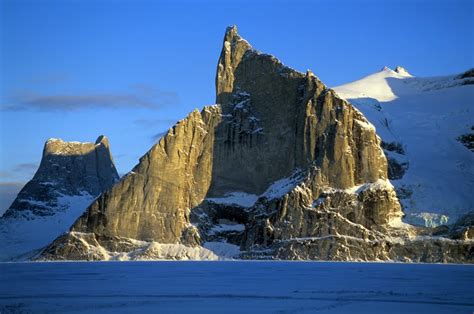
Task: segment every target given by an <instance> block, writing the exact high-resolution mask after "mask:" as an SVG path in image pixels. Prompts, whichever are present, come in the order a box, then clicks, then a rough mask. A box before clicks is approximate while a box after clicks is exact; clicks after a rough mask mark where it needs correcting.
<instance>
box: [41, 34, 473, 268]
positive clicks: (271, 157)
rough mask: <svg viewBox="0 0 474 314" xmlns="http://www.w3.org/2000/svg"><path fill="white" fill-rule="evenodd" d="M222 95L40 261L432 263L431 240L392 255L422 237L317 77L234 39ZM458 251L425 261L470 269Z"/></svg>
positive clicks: (367, 128)
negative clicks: (228, 258) (203, 251)
mask: <svg viewBox="0 0 474 314" xmlns="http://www.w3.org/2000/svg"><path fill="white" fill-rule="evenodd" d="M216 94H217V97H216V102H217V105H214V106H208V107H205V108H204V109H203V110H202V111H201V112H199V111H197V110H196V111H194V112H192V113H191V114H190V115H189V116H188V117H186V118H185V119H183V120H181V121H179V122H178V123H177V124H176V125H175V126H174V127H173V128H172V129H170V130H169V131H168V133H167V134H166V135H165V136H164V137H163V138H162V139H161V140H160V141H159V142H158V143H157V144H156V145H155V146H153V147H152V148H151V149H150V151H149V152H148V153H147V154H146V155H144V156H143V157H142V158H141V159H140V162H139V164H138V165H137V166H136V167H135V168H134V169H133V170H132V171H131V172H130V173H129V174H127V175H126V176H125V177H124V178H122V180H121V181H120V182H119V183H117V184H115V185H114V187H113V188H112V189H110V190H109V191H107V192H105V193H103V194H102V195H101V196H100V197H99V198H98V199H97V200H96V201H95V202H94V203H93V204H92V205H91V206H90V207H89V208H88V210H87V211H86V212H85V213H84V214H83V215H82V216H81V217H80V218H79V219H78V220H77V221H76V222H75V223H74V225H73V226H72V227H71V232H70V233H69V234H66V235H63V236H62V237H60V238H58V239H56V241H54V242H53V243H52V244H51V245H50V246H49V247H47V248H46V249H45V250H44V252H43V254H42V256H41V257H40V258H41V259H118V258H121V256H127V258H132V259H133V258H134V257H136V256H138V255H137V254H136V252H138V251H140V250H141V251H144V250H148V248H149V247H150V246H157V245H158V244H160V245H161V244H176V245H183V244H184V245H186V246H188V247H194V248H196V247H200V246H203V247H214V248H215V247H216V245H215V243H221V244H223V243H225V244H226V245H231V246H233V247H237V248H240V251H239V250H237V251H238V252H237V253H235V254H234V255H233V256H232V257H234V258H267V259H273V258H279V259H323V260H407V261H409V260H413V261H414V260H423V259H424V258H425V257H424V256H428V255H427V254H426V253H427V252H428V251H427V250H430V245H432V242H430V241H431V240H430V234H429V233H430V232H431V231H426V230H425V231H423V232H425V235H426V238H427V239H426V240H420V241H421V242H420V243H429V245H425V244H422V245H419V246H418V247H417V248H418V249H417V250H415V251H416V253H411V252H412V251H410V254H408V253H407V252H408V251H403V250H392V248H393V247H394V246H395V244H396V243H402V242H403V241H404V240H403V239H410V237H416V236H417V235H418V234H419V233H420V232H421V231H419V230H417V229H416V228H411V227H407V226H405V225H403V224H402V223H401V216H402V215H403V213H402V211H401V209H400V205H399V202H398V199H397V196H396V193H395V191H394V188H393V186H392V185H391V184H390V182H389V180H388V175H387V159H386V157H385V155H384V152H383V150H382V148H381V146H380V145H381V142H380V139H379V137H378V136H377V135H376V132H375V128H374V127H373V126H372V125H371V124H370V123H369V122H368V121H367V120H366V119H365V117H364V116H363V115H362V114H361V113H360V112H359V111H358V110H356V109H355V108H354V107H353V106H352V105H351V104H350V103H348V102H347V101H345V100H343V99H341V98H340V97H338V95H337V94H336V93H335V92H334V91H333V90H331V89H329V88H327V87H326V86H325V85H324V84H323V83H322V82H321V81H320V80H319V79H318V78H317V77H316V76H315V75H314V74H312V73H311V72H310V71H308V72H307V73H300V72H298V71H295V70H293V69H291V68H289V67H286V66H285V65H283V64H282V63H281V62H280V61H279V60H278V59H276V58H275V57H273V56H270V55H266V54H263V53H261V52H258V51H256V50H255V49H253V48H252V47H251V46H250V44H249V43H248V42H247V41H245V40H244V39H243V38H241V37H240V36H239V34H238V33H237V29H236V27H230V28H228V29H227V31H226V34H225V36H224V43H223V48H222V52H221V55H220V58H219V61H218V67H217V74H216ZM423 241H425V242H423ZM449 241H451V240H449ZM452 241H454V242H449V243H451V244H450V245H451V246H453V247H456V246H457V245H458V244H457V243H458V242H455V240H452ZM157 243H158V244H157ZM209 243H212V244H213V245H212V246H210V245H209ZM338 243H340V244H338ZM378 243H380V244H378ZM119 244H120V245H119ZM122 244H123V245H122ZM125 244H126V245H125ZM333 244H335V245H333ZM399 245H401V244H399ZM463 245H464V244H463ZM373 246H377V250H376V252H373V253H370V252H371V250H372V249H371V248H372V247H373ZM402 246H403V245H402ZM451 246H449V245H448V246H446V249H445V250H444V251H443V250H442V253H434V254H433V257H432V258H430V259H428V258H427V259H426V260H429V261H452V260H462V259H466V258H464V257H462V258H460V255H462V254H464V252H466V248H465V247H463V249H460V250H459V251H456V252H459V253H456V254H457V255H456V254H455V256H454V257H452V258H451V259H450V260H447V259H444V256H445V255H446V254H445V253H443V252H447V251H448V249H449V248H450V247H451ZM467 251H469V248H467ZM172 252H174V251H169V254H168V255H167V258H171V259H176V258H182V255H176V256H174V255H173V254H174V253H172ZM394 252H399V253H394ZM160 254H161V253H160ZM216 254H217V253H216ZM412 255H414V256H412ZM159 256H162V255H159ZM189 256H191V255H189ZM193 256H194V255H193ZM200 256H201V255H200ZM462 256H464V255H462ZM471 259H472V258H471Z"/></svg>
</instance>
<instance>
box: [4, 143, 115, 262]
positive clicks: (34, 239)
mask: <svg viewBox="0 0 474 314" xmlns="http://www.w3.org/2000/svg"><path fill="white" fill-rule="evenodd" d="M118 179H119V176H118V174H117V170H116V169H115V166H114V163H113V159H112V155H111V153H110V146H109V142H108V139H107V138H106V137H104V136H100V137H99V138H98V139H97V141H96V142H95V143H79V142H65V141H63V140H60V139H50V140H48V141H47V142H46V143H45V145H44V149H43V156H42V159H41V163H40V166H39V168H38V170H37V172H36V174H35V175H34V177H33V178H32V179H31V180H30V181H29V182H28V183H27V184H26V185H25V186H24V187H23V189H22V190H21V191H20V193H19V194H18V196H17V197H16V199H15V200H14V201H13V203H12V205H11V206H10V208H9V209H8V210H7V211H6V212H5V213H4V215H3V216H2V218H0V244H1V246H2V252H1V254H0V260H6V259H10V258H15V257H18V256H19V255H20V254H26V253H28V252H31V251H32V250H35V249H39V248H41V247H42V246H44V245H47V244H48V243H50V242H51V241H52V240H53V239H54V238H55V237H57V236H58V235H60V234H61V233H63V232H64V231H66V230H67V228H68V227H69V226H70V225H71V224H72V223H73V222H74V220H75V219H77V217H78V216H79V215H80V214H81V213H83V212H84V210H85V209H86V207H87V206H88V205H89V204H90V203H91V202H92V200H93V199H94V198H95V197H97V196H98V195H99V194H100V193H102V192H103V191H105V190H106V189H108V188H110V187H112V185H113V184H114V183H116V182H117V181H118Z"/></svg>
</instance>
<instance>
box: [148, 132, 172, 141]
mask: <svg viewBox="0 0 474 314" xmlns="http://www.w3.org/2000/svg"><path fill="white" fill-rule="evenodd" d="M166 133H168V131H164V132H160V133H156V134H155V135H152V136H151V141H152V142H153V143H156V142H158V141H159V140H160V139H161V138H162V137H163V136H164V135H165V134H166Z"/></svg>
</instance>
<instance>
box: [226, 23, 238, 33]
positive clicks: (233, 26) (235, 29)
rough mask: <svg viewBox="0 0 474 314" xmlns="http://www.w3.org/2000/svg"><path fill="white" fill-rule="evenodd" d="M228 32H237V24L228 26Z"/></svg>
mask: <svg viewBox="0 0 474 314" xmlns="http://www.w3.org/2000/svg"><path fill="white" fill-rule="evenodd" d="M225 32H226V34H229V33H230V34H237V25H232V26H228V27H227V28H226V29H225Z"/></svg>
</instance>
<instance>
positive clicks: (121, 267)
mask: <svg viewBox="0 0 474 314" xmlns="http://www.w3.org/2000/svg"><path fill="white" fill-rule="evenodd" d="M30 312H33V313H80V312H84V313H142V312H147V313H150V312H152V313H219V314H220V313H384V314H386V313H430V314H434V313H468V314H471V313H473V312H474V266H473V265H440V264H397V263H335V262H255V261H229V262H184V261H182V262H173V261H169V262H168V261H163V262H62V263H56V262H47V263H1V264H0V313H2V314H3V313H30Z"/></svg>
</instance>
